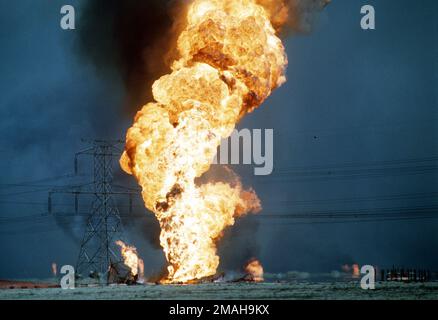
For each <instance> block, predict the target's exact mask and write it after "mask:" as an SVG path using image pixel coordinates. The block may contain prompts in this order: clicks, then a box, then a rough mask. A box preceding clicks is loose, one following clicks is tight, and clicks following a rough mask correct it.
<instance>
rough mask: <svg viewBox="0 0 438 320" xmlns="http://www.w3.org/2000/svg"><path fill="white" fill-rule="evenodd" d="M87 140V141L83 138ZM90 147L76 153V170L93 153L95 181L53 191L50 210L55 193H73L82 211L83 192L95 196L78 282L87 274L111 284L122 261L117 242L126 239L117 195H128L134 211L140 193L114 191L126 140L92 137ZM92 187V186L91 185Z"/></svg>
mask: <svg viewBox="0 0 438 320" xmlns="http://www.w3.org/2000/svg"><path fill="white" fill-rule="evenodd" d="M83 141H85V140H83ZM85 142H87V143H89V144H90V147H88V148H86V149H85V150H82V151H80V152H78V153H76V155H75V173H76V174H77V172H78V158H79V157H82V156H91V157H92V158H93V182H92V183H91V184H89V185H86V186H87V189H88V190H87V189H84V188H82V187H80V188H70V189H67V190H66V189H65V188H64V189H58V190H52V191H51V192H50V194H49V211H51V203H52V201H51V195H52V194H53V193H64V194H66V193H67V194H72V195H74V196H75V209H76V213H77V211H78V197H79V196H80V195H91V196H93V202H92V205H91V208H90V213H89V215H88V217H87V222H86V230H85V233H84V236H83V238H82V242H81V247H80V252H79V257H78V260H77V263H76V268H75V271H76V275H77V276H78V281H81V280H82V279H85V278H87V277H91V278H95V279H98V280H99V282H100V283H103V284H108V273H109V271H110V268H111V266H114V265H117V264H119V263H121V258H120V254H119V252H120V248H118V246H117V245H116V244H115V241H117V240H121V239H123V238H124V237H123V230H122V224H121V218H120V214H119V210H118V209H117V206H116V204H115V202H114V198H113V196H114V195H128V196H129V200H130V211H131V210H132V196H133V195H138V192H135V191H132V189H129V188H124V187H118V189H120V188H121V189H122V190H126V191H121V192H120V191H118V192H115V191H113V188H112V187H113V186H112V182H113V162H114V161H113V160H114V158H116V159H119V158H120V156H121V153H122V150H121V149H120V148H119V145H121V144H122V143H123V142H122V141H108V140H92V141H85ZM90 187H91V188H90Z"/></svg>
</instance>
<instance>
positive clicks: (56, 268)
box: [52, 262, 58, 277]
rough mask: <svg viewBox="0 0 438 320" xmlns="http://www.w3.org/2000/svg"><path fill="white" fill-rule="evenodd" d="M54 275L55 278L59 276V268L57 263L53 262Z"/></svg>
mask: <svg viewBox="0 0 438 320" xmlns="http://www.w3.org/2000/svg"><path fill="white" fill-rule="evenodd" d="M52 274H53V276H54V277H56V275H57V274H58V266H57V264H56V262H52Z"/></svg>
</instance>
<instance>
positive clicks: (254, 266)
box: [245, 259, 264, 282]
mask: <svg viewBox="0 0 438 320" xmlns="http://www.w3.org/2000/svg"><path fill="white" fill-rule="evenodd" d="M245 272H246V273H247V274H248V275H249V277H250V280H251V281H255V282H261V281H263V280H264V278H263V266H262V264H261V263H260V261H258V260H256V259H253V260H250V261H249V262H248V264H247V265H246V267H245Z"/></svg>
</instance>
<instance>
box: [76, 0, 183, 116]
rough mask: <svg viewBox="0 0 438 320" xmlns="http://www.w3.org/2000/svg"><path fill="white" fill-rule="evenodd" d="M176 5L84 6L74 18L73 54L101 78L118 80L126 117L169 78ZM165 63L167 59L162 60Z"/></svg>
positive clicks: (97, 0)
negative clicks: (164, 77)
mask: <svg viewBox="0 0 438 320" xmlns="http://www.w3.org/2000/svg"><path fill="white" fill-rule="evenodd" d="M178 3H179V1H175V0H148V1H144V0H124V1H119V0H94V1H86V2H85V4H84V5H83V7H82V8H81V10H80V13H79V14H78V20H79V22H78V26H79V27H78V31H79V32H78V39H77V40H78V41H77V44H78V45H77V49H78V53H79V55H80V56H81V57H83V58H85V59H86V60H88V61H91V62H92V63H93V64H94V65H95V67H96V71H97V72H98V73H100V74H101V75H102V77H103V78H105V77H109V76H115V77H118V78H120V79H121V81H122V82H123V84H124V86H125V90H126V93H127V101H126V106H127V107H128V110H129V111H130V112H134V111H135V110H138V108H139V106H141V105H143V104H145V103H146V102H148V101H150V100H151V98H152V95H151V93H152V92H151V87H152V84H153V82H154V81H155V80H156V79H157V78H159V77H160V76H161V75H163V74H166V73H168V71H169V63H168V61H171V53H170V52H171V51H172V50H171V46H172V43H173V42H174V41H172V39H173V37H174V32H172V30H173V28H174V27H175V23H176V22H175V21H176V16H178V13H179V12H180V11H181V10H182V9H181V10H180V9H179V8H180V7H179V6H178ZM166 57H168V58H166Z"/></svg>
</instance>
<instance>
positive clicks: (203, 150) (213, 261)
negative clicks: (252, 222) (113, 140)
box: [120, 0, 287, 282]
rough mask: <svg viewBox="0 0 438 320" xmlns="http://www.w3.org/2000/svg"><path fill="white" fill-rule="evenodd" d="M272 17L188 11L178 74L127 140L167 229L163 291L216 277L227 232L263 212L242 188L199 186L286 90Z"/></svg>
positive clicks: (163, 85) (255, 9)
mask: <svg viewBox="0 0 438 320" xmlns="http://www.w3.org/2000/svg"><path fill="white" fill-rule="evenodd" d="M278 1H280V0H278ZM272 2H274V1H270V3H272ZM270 16H271V14H270V12H269V10H268V9H267V8H266V7H263V6H262V5H261V4H259V2H258V1H256V0H194V1H191V2H190V4H189V7H188V11H187V17H186V26H185V28H184V29H183V30H182V32H181V33H180V35H179V38H178V40H177V49H178V52H179V58H178V60H175V61H174V62H173V64H172V73H171V74H168V75H165V76H163V77H161V78H160V79H159V80H157V81H156V82H155V83H154V85H153V87H152V89H153V96H154V99H155V101H156V102H152V103H149V104H147V105H145V106H144V107H143V108H142V109H141V110H140V111H139V112H138V113H137V115H136V117H135V122H134V125H133V126H132V127H131V128H130V129H129V130H128V132H127V137H126V149H125V152H124V154H123V156H122V158H121V160H120V163H121V166H122V168H123V169H124V170H125V171H126V172H127V173H129V174H133V175H134V176H135V177H136V179H137V180H138V183H139V184H140V185H141V187H142V196H143V199H144V202H145V205H146V207H147V208H148V209H149V210H151V211H153V212H154V214H155V216H156V218H157V219H158V221H159V223H160V227H161V234H160V243H161V246H162V247H163V250H164V253H165V256H166V259H167V261H168V263H169V265H168V277H167V279H165V280H164V282H187V281H189V280H194V279H200V278H203V277H207V276H211V275H214V274H215V273H216V269H217V267H218V265H219V257H218V256H217V255H216V243H215V242H216V240H217V239H218V238H219V237H220V236H221V234H222V231H223V230H224V228H226V227H227V226H231V225H233V224H234V220H235V218H236V217H238V216H241V215H243V214H246V213H249V212H256V211H257V210H258V209H259V208H260V201H259V199H258V197H257V196H256V195H255V193H254V192H253V191H252V190H244V189H243V188H242V185H241V183H240V182H239V181H235V182H233V183H223V182H217V183H207V184H202V185H196V184H195V178H197V177H200V176H201V175H202V174H203V173H205V172H206V171H208V169H209V167H210V164H211V162H212V160H213V158H214V156H215V154H216V150H217V147H218V146H219V144H220V142H221V139H222V138H226V137H228V136H229V135H231V133H232V131H233V129H234V128H235V126H236V123H237V122H238V121H239V120H240V119H241V118H242V117H243V116H244V115H245V114H246V113H248V112H251V111H252V110H254V109H255V108H257V107H258V106H259V105H260V104H261V103H262V102H263V101H264V100H265V99H266V98H267V97H268V96H269V95H270V94H271V92H272V90H274V89H275V88H277V87H278V86H280V85H281V84H283V83H284V82H285V80H286V79H285V75H284V73H285V68H286V65H287V57H286V55H285V50H284V47H283V45H282V43H281V40H280V39H279V38H278V37H277V36H276V29H274V27H273V25H272V23H271V21H270Z"/></svg>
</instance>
